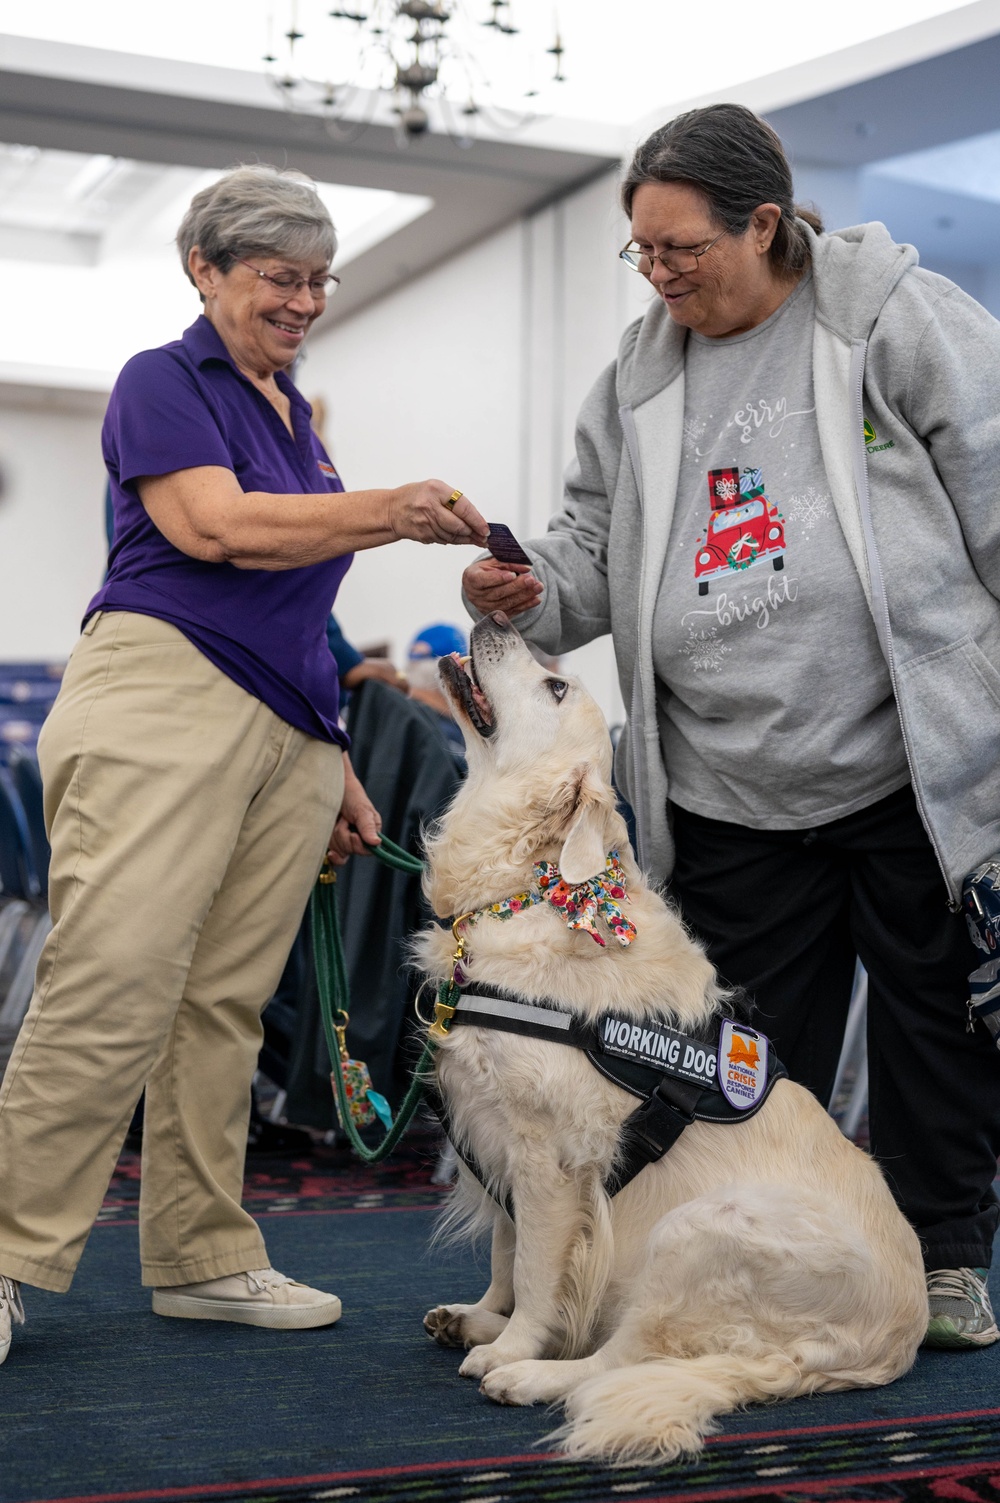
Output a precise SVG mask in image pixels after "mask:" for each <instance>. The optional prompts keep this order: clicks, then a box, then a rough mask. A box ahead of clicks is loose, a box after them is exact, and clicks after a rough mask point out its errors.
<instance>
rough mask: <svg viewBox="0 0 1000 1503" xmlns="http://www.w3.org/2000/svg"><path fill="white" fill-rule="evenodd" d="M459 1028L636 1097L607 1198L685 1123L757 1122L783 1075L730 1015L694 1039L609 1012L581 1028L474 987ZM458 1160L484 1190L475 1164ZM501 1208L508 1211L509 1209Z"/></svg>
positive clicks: (550, 1010)
mask: <svg viewBox="0 0 1000 1503" xmlns="http://www.w3.org/2000/svg"><path fill="white" fill-rule="evenodd" d="M463 1024H464V1025H466V1026H471V1027H475V1028H492V1029H496V1030H497V1031H499V1032H501V1033H515V1034H520V1035H521V1037H523V1038H535V1039H544V1040H545V1041H546V1042H547V1043H552V1044H564V1045H566V1046H568V1047H569V1048H571V1049H580V1050H582V1051H583V1053H584V1054H586V1056H587V1058H588V1059H589V1060H590V1063H591V1064H592V1065H593V1066H594V1069H595V1070H599V1071H600V1073H601V1074H602V1075H603V1076H604V1077H605V1079H606V1080H610V1081H612V1082H613V1084H614V1085H617V1086H620V1087H621V1088H622V1090H625V1091H628V1092H629V1094H630V1095H632V1096H636V1097H638V1098H639V1101H640V1103H641V1104H640V1105H639V1106H637V1107H636V1109H635V1111H634V1112H632V1114H631V1116H629V1117H627V1118H626V1119H625V1121H624V1122H623V1124H622V1128H621V1143H620V1145H619V1152H618V1154H617V1156H616V1160H615V1165H614V1168H613V1169H612V1171H611V1173H610V1174H609V1176H608V1178H607V1179H606V1180H605V1182H604V1188H605V1190H606V1192H607V1193H608V1195H612V1196H613V1195H617V1194H618V1192H619V1190H623V1189H624V1188H625V1186H626V1185H627V1184H629V1183H630V1182H631V1181H632V1180H633V1179H635V1177H636V1175H637V1174H638V1173H639V1172H640V1170H642V1169H644V1168H645V1167H646V1165H647V1164H654V1163H656V1162H657V1161H658V1160H659V1159H661V1158H662V1157H663V1156H664V1154H665V1153H667V1152H668V1151H669V1150H670V1149H671V1148H672V1147H673V1146H674V1144H675V1143H676V1142H677V1140H678V1138H679V1137H680V1136H681V1134H682V1133H683V1132H684V1130H685V1128H687V1127H690V1126H691V1124H692V1122H712V1123H715V1124H716V1125H718V1126H732V1125H733V1124H735V1123H737V1122H743V1121H746V1119H747V1118H748V1117H753V1116H755V1115H756V1113H757V1112H759V1111H760V1109H761V1107H762V1106H763V1105H764V1102H765V1101H766V1100H767V1098H768V1096H769V1095H770V1093H771V1091H772V1089H773V1087H774V1085H775V1082H776V1081H778V1080H781V1079H783V1078H784V1077H786V1076H787V1074H788V1072H787V1070H786V1069H785V1067H784V1065H782V1063H781V1062H780V1060H778V1059H777V1058H776V1057H775V1054H774V1051H773V1050H772V1049H771V1048H770V1046H769V1044H768V1040H767V1039H766V1038H765V1037H764V1035H763V1034H761V1033H758V1032H757V1031H756V1029H753V1028H750V1027H748V1026H747V1025H746V1024H744V1023H738V1022H735V1021H734V1020H733V1019H732V1018H716V1019H714V1020H713V1022H712V1023H711V1025H710V1030H711V1031H710V1032H709V1033H706V1034H705V1035H703V1036H698V1037H696V1036H693V1035H690V1034H685V1033H681V1032H679V1031H678V1030H677V1029H675V1028H671V1027H670V1026H669V1025H668V1024H666V1023H663V1022H653V1021H650V1020H648V1019H647V1020H644V1021H643V1022H641V1023H637V1022H636V1021H635V1019H634V1018H631V1017H627V1016H626V1015H625V1014H616V1013H615V1012H614V1011H613V1010H610V1011H608V1012H606V1013H604V1014H603V1015H602V1016H601V1017H600V1018H598V1019H597V1020H596V1021H594V1022H585V1021H584V1020H583V1019H581V1018H578V1017H577V1016H576V1015H575V1014H574V1013H571V1012H567V1011H566V1010H565V1008H563V1007H561V1006H560V1005H559V1004H558V1003H556V1002H550V1001H542V1002H525V1001H523V1000H522V999H520V998H518V997H515V996H512V995H511V994H510V993H508V992H504V991H501V990H499V989H498V988H495V987H490V986H478V987H476V989H475V990H474V991H473V990H472V989H471V988H469V989H467V990H465V989H463V991H462V995H461V997H460V999H459V1001H458V1003H457V1005H456V1009H455V1015H454V1017H453V1018H452V1020H451V1025H450V1026H451V1028H456V1027H459V1026H461V1025H463ZM720 1072H721V1073H722V1076H723V1083H720V1079H719V1077H720ZM435 1097H436V1099H435ZM429 1099H430V1104H431V1106H432V1108H433V1109H434V1111H435V1112H436V1113H437V1115H438V1116H439V1117H440V1118H441V1120H442V1122H443V1124H444V1127H445V1130H446V1131H447V1130H448V1127H449V1121H448V1113H447V1108H446V1106H445V1104H444V1102H443V1101H442V1099H441V1097H440V1096H439V1095H438V1094H437V1093H436V1092H432V1093H431V1094H430V1098H429ZM734 1103H738V1104H734ZM458 1151H459V1152H460V1153H461V1150H458ZM461 1156H462V1158H463V1160H464V1162H465V1164H466V1166H467V1167H468V1168H469V1169H471V1170H472V1172H473V1173H474V1174H475V1175H476V1178H477V1179H478V1180H479V1181H480V1182H481V1183H482V1184H484V1185H486V1179H485V1177H484V1175H483V1173H482V1170H481V1169H480V1167H479V1166H478V1164H477V1163H476V1162H475V1160H474V1159H472V1158H471V1156H466V1155H465V1154H464V1153H462V1154H461ZM487 1188H489V1186H487ZM505 1209H507V1210H508V1211H511V1207H510V1205H509V1204H508V1205H507V1206H506V1207H505Z"/></svg>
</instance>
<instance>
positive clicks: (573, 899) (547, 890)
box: [474, 851, 636, 946]
mask: <svg viewBox="0 0 1000 1503" xmlns="http://www.w3.org/2000/svg"><path fill="white" fill-rule="evenodd" d="M535 881H536V883H537V884H538V885H537V888H532V889H531V890H530V891H528V892H518V893H515V894H514V896H513V897H512V898H502V899H501V901H500V902H499V903H490V905H489V906H488V907H487V908H481V909H480V910H479V913H477V914H475V915H474V918H479V917H480V916H481V915H482V914H484V913H490V914H493V915H494V917H496V918H500V919H509V918H512V917H513V916H514V914H515V913H523V912H524V911H525V909H527V908H534V907H535V906H536V904H538V903H551V904H552V906H553V908H561V909H562V911H563V913H564V914H565V915H566V923H567V925H568V927H569V928H570V929H584V930H586V932H587V933H588V934H589V935H590V937H591V939H592V940H594V941H595V942H596V943H597V944H599V945H602V946H603V945H604V942H605V941H604V937H603V935H601V934H600V933H599V932H598V928H597V919H598V917H601V918H602V919H603V920H604V922H605V923H606V924H607V926H608V928H609V929H610V930H611V932H612V934H613V935H614V936H615V938H616V939H617V941H618V943H619V944H620V945H630V944H631V943H632V941H633V940H634V939H635V936H636V928H635V925H634V924H633V923H632V921H631V919H627V918H626V917H625V915H624V913H623V912H622V909H621V904H622V903H623V902H626V903H627V902H628V893H627V892H626V891H625V873H624V871H623V870H622V865H621V862H620V861H619V859H618V852H617V851H612V852H611V854H610V855H609V856H608V858H607V860H606V861H605V863H604V871H602V872H598V874H597V876H596V877H590V878H588V880H587V881H586V882H578V883H576V884H575V886H572V887H571V886H570V884H569V883H568V882H566V881H564V879H563V877H562V875H561V874H560V871H559V868H558V867H557V866H554V865H553V864H552V862H551V861H536V862H535Z"/></svg>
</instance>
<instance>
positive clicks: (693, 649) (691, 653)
mask: <svg viewBox="0 0 1000 1503" xmlns="http://www.w3.org/2000/svg"><path fill="white" fill-rule="evenodd" d="M687 630H688V639H687V641H686V642H685V643H684V644H683V645H682V646H681V647H679V648H678V649H677V650H678V652H679V653H680V654H681V656H682V657H685V658H687V660H688V662H689V663H690V664H691V667H692V668H693V669H694V671H695V673H721V672H722V662H723V659H724V658H725V656H726V654H727V653H729V652H732V650H733V649H732V648H731V647H730V646H729V644H728V642H723V641H720V639H719V631H718V628H717V627H715V626H704V627H696V626H689V627H688V629H687Z"/></svg>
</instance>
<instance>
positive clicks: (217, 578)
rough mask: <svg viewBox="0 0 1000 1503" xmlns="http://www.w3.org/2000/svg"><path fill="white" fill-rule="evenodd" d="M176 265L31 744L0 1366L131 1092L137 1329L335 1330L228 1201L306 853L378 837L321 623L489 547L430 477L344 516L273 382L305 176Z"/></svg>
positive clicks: (354, 504)
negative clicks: (138, 1164) (45, 881)
mask: <svg viewBox="0 0 1000 1503" xmlns="http://www.w3.org/2000/svg"><path fill="white" fill-rule="evenodd" d="M178 245H179V248H180V252H181V258H182V261H183V264H184V267H185V270H186V272H187V275H188V277H189V278H190V280H191V281H192V282H193V283H194V285H195V286H196V287H197V289H198V292H199V294H200V296H201V299H202V302H203V304H204V312H203V314H202V316H201V317H200V318H198V319H197V320H196V321H195V323H194V324H192V326H191V327H190V328H189V329H188V330H187V331H186V332H185V333H184V334H183V336H182V337H181V338H180V339H179V340H177V341H175V342H174V343H172V344H168V345H164V346H163V347H162V348H161V349H157V350H146V351H144V352H143V353H142V354H140V355H136V356H135V357H134V359H132V360H130V361H129V363H128V364H127V365H126V366H125V368H124V370H123V371H122V373H121V376H120V377H119V379H118V382H117V385H116V386H115V389H114V392H113V393H112V396H111V401H110V404H109V407H108V413H107V418H106V420H105V424H104V436H103V441H104V455H105V460H106V462H107V467H108V472H109V474H110V477H111V489H112V498H113V504H114V512H115V541H114V546H113V548H112V550H111V556H110V562H109V569H108V577H107V581H106V583H105V585H104V586H103V588H102V589H101V590H100V591H99V592H98V594H97V595H96V596H95V597H94V599H93V600H92V601H91V603H90V606H89V607H88V611H87V616H86V620H85V625H84V630H83V636H82V638H81V640H80V642H79V644H78V645H77V647H76V649H75V651H74V653H73V656H72V658H71V660H70V664H69V667H68V669H67V672H66V677H65V680H64V683H63V687H62V690H61V692H60V695H59V698H58V700H57V702H56V705H55V707H54V709H53V711H52V714H51V716H50V718H49V720H48V722H47V724H46V726H45V728H44V730H43V733H42V738H41V742H40V746H39V756H40V760H41V765H42V771H43V776H44V782H45V796H46V817H47V820H48V823H49V826H50V830H51V840H52V867H51V875H50V903H51V908H52V917H53V921H54V927H53V930H52V934H51V936H50V938H49V940H48V942H47V944H46V947H45V950H44V952H43V954H42V958H41V962H40V964H39V967H38V975H37V983H36V989H35V995H34V998H33V1000H32V1003H31V1009H30V1011H29V1013H28V1016H27V1018H26V1020H25V1024H24V1027H23V1029H22V1031H21V1035H20V1037H19V1039H18V1042H17V1045H16V1048H15V1051H14V1055H13V1058H12V1059H11V1062H10V1066H9V1068H8V1070H7V1075H6V1079H5V1081H4V1086H3V1092H2V1095H0V1362H2V1361H3V1360H4V1358H5V1357H6V1355H7V1352H8V1350H9V1346H10V1335H11V1326H12V1323H18V1322H20V1320H22V1319H23V1309H22V1305H21V1299H20V1292H19V1285H20V1283H21V1282H26V1283H28V1284H34V1285H37V1286H38V1287H40V1288H42V1289H50V1290H55V1291H60V1292H61V1291H63V1290H66V1289H68V1287H69V1284H70V1281H71V1279H72V1277H73V1273H74V1270H75V1267H76V1264H77V1261H78V1259H79V1257H80V1254H81V1252H82V1250H83V1246H84V1243H85V1242H86V1239H87V1235H88V1233H89V1230H90V1227H91V1225H92V1223H93V1221H94V1218H95V1216H96V1214H97V1211H98V1208H99V1207H100V1204H101V1200H102V1197H103V1195H104V1192H105V1189H106V1187H107V1184H108V1180H109V1178H110V1175H111V1171H112V1169H113V1167H114V1164H115V1160H116V1158H117V1155H118V1152H119V1149H120V1148H121V1144H122V1141H123V1139H124V1136H125V1132H126V1129H127V1127H128V1123H129V1120H130V1117H131V1114H132V1111H133V1108H134V1106H135V1103H136V1101H137V1100H138V1097H139V1095H140V1093H141V1091H142V1090H143V1087H145V1090H146V1117H145V1134H144V1144H143V1163H142V1197H141V1202H140V1248H141V1256H142V1269H143V1282H144V1283H146V1284H148V1285H152V1286H153V1309H154V1311H156V1312H157V1313H158V1314H161V1315H171V1316H181V1317H186V1318H189V1319H214V1320H231V1321H238V1322H241V1323H245V1324H249V1325H260V1326H270V1327H275V1328H283V1329H286V1328H301V1327H305V1326H318V1325H327V1324H330V1323H331V1322H333V1321H335V1320H336V1319H337V1318H338V1316H339V1314H340V1301H339V1300H338V1299H337V1297H336V1295H334V1294H331V1293H329V1292H327V1291H325V1290H316V1289H310V1288H308V1287H306V1286H305V1285H303V1284H300V1283H296V1282H294V1281H293V1280H291V1279H289V1278H287V1277H286V1276H285V1275H283V1274H279V1273H277V1272H276V1271H275V1270H274V1269H273V1268H271V1267H270V1265H269V1260H268V1257H267V1253H266V1251H265V1248H264V1243H263V1239H262V1237H261V1233H260V1229H259V1228H258V1226H257V1225H256V1223H255V1222H254V1221H253V1220H252V1219H251V1217H250V1216H249V1215H247V1213H246V1212H245V1211H244V1210H243V1209H242V1207H241V1205H240V1196H241V1190H242V1175H243V1159H244V1151H245V1146H246V1134H247V1118H248V1112H249V1105H250V1081H251V1077H252V1075H253V1071H254V1067H255V1062H256V1058H257V1052H258V1048H259V1045H260V1038H261V1027H260V1013H261V1010H262V1009H263V1007H264V1005H265V1003H266V1002H267V1000H268V998H269V997H270V995H271V993H272V991H273V990H274V987H275V985H276V983H277V981H278V977H279V975H280V973H281V969H282V965H283V963H284V961H285V959H286V957H287V954H288V951H289V948H290V946H291V943H292V940H293V938H294V935H295V932H296V928H297V926H298V923H299V920H300V918H301V916H302V912H303V909H304V907H305V904H306V900H307V898H308V894H309V890H310V888H311V886H312V884H313V882H314V881H315V878H316V874H317V872H318V871H319V868H320V865H321V863H322V860H323V858H324V856H325V855H326V854H327V852H329V854H330V856H331V858H332V859H333V860H334V861H336V862H342V861H343V860H345V859H346V857H347V856H348V855H349V854H350V853H351V852H352V851H353V852H360V851H361V850H362V849H363V844H362V842H363V841H367V842H369V843H371V842H374V841H377V839H378V830H379V823H380V821H379V817H378V814H377V813H376V811H375V809H374V808H373V807H372V805H371V803H370V802H369V801H368V799H367V798H366V796H365V793H364V789H363V788H362V787H361V785H360V783H359V782H358V780H357V778H356V777H355V776H354V774H353V773H352V771H351V767H350V760H349V758H348V755H347V742H346V738H345V737H344V735H343V732H342V731H341V730H340V728H339V726H338V724H337V710H338V693H337V673H336V666H335V663H334V660H333V658H332V657H331V655H330V652H329V649H328V647H327V640H326V621H327V617H328V616H329V614H330V609H331V607H332V605H333V602H334V599H335V597H336V594H337V590H338V587H339V585H340V582H341V580H342V579H343V577H344V575H345V573H346V572H347V569H348V568H349V566H350V563H351V556H352V554H353V553H355V552H356V551H357V550H358V549H361V548H376V547H380V546H381V545H382V544H384V543H392V542H394V541H396V540H397V539H399V538H413V539H415V540H417V541H418V542H423V543H446V544H447V543H470V544H481V543H482V542H483V540H484V538H485V536H486V534H487V527H486V524H485V523H484V522H483V519H482V517H481V516H480V515H479V513H478V512H477V511H476V510H475V508H474V507H473V506H472V505H471V504H470V502H469V501H468V500H466V499H464V498H462V497H461V495H460V493H459V492H457V491H455V490H453V487H452V486H451V485H449V484H446V483H444V482H442V481H440V480H427V481H423V482H420V483H417V484H412V485H404V486H400V487H398V488H396V489H385V490H370V491H354V492H348V493H344V488H343V486H342V485H341V482H340V479H339V477H338V475H337V473H336V470H335V469H334V467H333V465H332V464H331V462H330V459H329V456H328V455H327V454H326V452H325V451H324V449H323V446H322V444H321V443H320V442H319V440H318V438H317V437H316V435H315V434H314V433H313V432H312V430H311V428H310V424H309V418H310V409H309V405H308V403H307V402H305V401H304V400H303V399H302V397H301V396H300V395H299V393H298V391H297V390H296V388H295V386H294V385H293V383H292V382H291V380H290V379H289V377H288V375H287V372H288V370H289V369H290V367H291V366H292V364H293V362H294V360H295V358H296V356H297V355H298V354H299V352H300V350H301V349H302V343H303V340H304V339H305V336H306V334H307V333H308V330H309V328H310V326H311V325H312V323H313V322H314V321H315V319H316V318H317V317H318V316H319V315H320V313H322V311H323V309H324V307H325V306H326V299H327V297H328V295H329V293H330V291H331V289H332V287H333V286H335V285H336V282H337V278H336V277H334V276H332V275H331V273H330V262H331V261H332V259H333V254H334V250H335V248H336V238H335V235H334V229H333V225H332V223H331V221H330V217H329V215H328V214H327V211H326V209H325V208H324V206H323V204H322V202H321V200H320V198H319V197H318V195H317V194H316V192H315V190H314V189H313V187H312V185H311V184H310V183H309V182H308V181H307V180H305V179H303V178H301V177H299V176H298V175H296V174H291V173H281V172H277V171H275V170H274V169H273V168H269V167H243V168H239V169H238V170H236V171H234V172H231V173H229V174H228V175H227V176H226V177H224V178H223V179H222V180H221V181H220V182H218V183H216V184H215V185H214V186H213V187H210V188H207V189H205V190H204V191H203V192H201V193H199V194H198V195H197V196H196V197H195V199H194V200H193V202H192V204H191V207H190V209H189V210H188V213H187V214H186V216H185V218H184V221H183V223H182V225H181V228H180V231H179V233H178Z"/></svg>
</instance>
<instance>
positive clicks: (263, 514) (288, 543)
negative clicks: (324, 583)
mask: <svg viewBox="0 0 1000 1503" xmlns="http://www.w3.org/2000/svg"><path fill="white" fill-rule="evenodd" d="M391 501H392V492H391V491H388V490H378V491H334V492H331V493H330V494H329V495H317V496H295V495H289V496H278V495H270V494H268V493H267V492H266V491H248V492H246V493H244V495H243V497H242V504H241V506H240V507H239V508H238V515H234V516H231V517H228V518H226V521H227V522H228V524H229V525H228V526H225V527H224V528H220V529H219V531H220V536H219V537H218V539H217V541H218V544H219V547H220V550H221V552H222V557H221V559H219V560H218V561H219V562H221V563H227V564H234V565H235V566H236V568H237V569H298V568H301V567H303V566H304V565H306V564H318V563H323V562H324V561H325V560H327V559H331V558H339V557H340V555H341V554H343V553H360V552H362V551H363V550H364V549H365V548H378V547H381V545H382V544H383V543H392V542H395V540H396V538H397V536H398V534H397V533H396V532H394V531H393V527H392V507H391Z"/></svg>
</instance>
